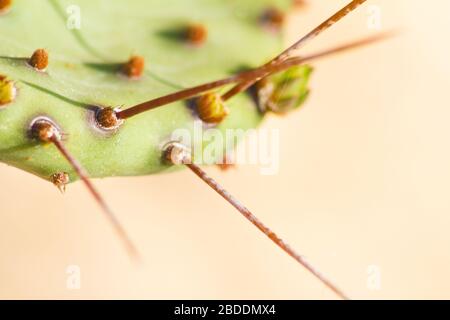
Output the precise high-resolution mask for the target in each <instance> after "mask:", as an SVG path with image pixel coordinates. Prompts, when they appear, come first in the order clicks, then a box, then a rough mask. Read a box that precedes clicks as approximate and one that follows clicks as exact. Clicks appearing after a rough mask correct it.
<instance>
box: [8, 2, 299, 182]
mask: <svg viewBox="0 0 450 320" xmlns="http://www.w3.org/2000/svg"><path fill="white" fill-rule="evenodd" d="M290 2H291V1H290V0H258V1H254V0H191V1H185V0H165V1H159V0H130V1H109V0H70V1H66V0H59V1H58V0H33V1H19V0H17V1H13V2H12V5H11V8H10V9H9V10H8V12H7V13H5V14H3V15H0V75H2V76H4V78H3V77H2V78H1V79H2V80H1V81H0V96H1V99H3V100H5V101H8V103H5V104H2V105H1V106H0V161H2V162H4V163H7V164H9V165H12V166H15V167H18V168H21V169H23V170H26V171H28V172H30V173H33V174H35V175H37V176H40V177H42V178H45V179H47V180H51V177H52V175H54V174H55V173H57V172H67V173H69V175H70V178H71V181H74V180H76V179H77V176H76V174H74V171H73V169H72V168H71V166H70V165H69V164H68V163H67V161H65V159H64V158H63V157H62V156H61V155H60V154H59V153H58V151H57V150H56V149H55V148H52V147H50V146H49V147H46V146H43V145H41V144H38V143H36V142H35V141H33V140H32V139H30V137H29V134H28V131H29V124H30V122H31V121H32V120H33V119H34V118H36V117H38V116H46V117H49V118H50V119H52V120H53V121H54V122H55V123H57V124H58V126H59V127H60V128H61V130H62V132H63V138H64V140H65V143H66V145H67V147H68V148H69V149H70V150H71V152H72V153H73V155H74V156H75V157H76V158H77V159H78V160H79V162H80V163H82V164H83V166H84V167H85V169H86V170H87V171H88V173H89V175H90V176H91V177H109V176H132V175H145V174H152V173H158V172H162V171H165V170H168V169H169V167H168V166H167V165H166V164H165V163H164V161H163V160H162V159H161V146H162V144H164V143H165V142H167V139H169V137H170V134H171V132H172V131H173V130H175V129H177V128H187V129H188V130H193V129H192V128H193V124H194V121H195V120H196V117H195V115H193V113H192V109H190V108H189V107H188V106H187V105H186V103H185V102H183V101H180V102H176V103H172V104H170V105H167V106H164V107H162V108H158V109H156V110H153V111H151V112H148V113H145V114H141V115H139V116H137V117H134V118H131V119H128V120H127V121H125V123H124V124H123V126H122V127H121V128H120V130H118V131H117V132H112V133H111V132H110V133H106V134H105V133H104V132H100V131H99V130H97V129H96V128H95V127H94V126H93V124H92V119H93V117H94V112H95V108H96V107H113V108H128V107H130V106H133V105H136V104H138V103H141V102H143V101H147V100H150V99H153V98H156V97H159V96H162V95H165V94H168V93H171V92H174V91H176V90H179V89H180V88H184V87H190V86H193V85H197V84H201V83H203V82H207V81H211V80H216V79H219V78H222V77H225V76H228V75H231V74H234V73H236V72H237V71H239V70H242V69H245V68H249V67H255V66H258V65H260V64H262V63H264V62H266V61H267V60H269V59H270V58H272V57H273V56H275V55H276V54H277V53H279V51H280V50H281V48H282V39H281V38H282V34H281V33H280V32H273V31H269V30H267V28H264V26H262V25H261V21H260V18H261V15H262V14H263V13H264V12H265V10H267V8H268V7H276V8H278V9H279V10H286V9H288V7H289V4H290ZM199 24H201V25H202V26H204V27H205V28H206V30H207V33H206V31H204V32H203V33H202V34H201V37H200V36H198V35H197V34H196V35H195V36H196V37H195V39H194V40H195V41H199V40H198V39H200V40H201V42H202V43H201V44H200V43H199V42H198V43H196V44H193V43H192V42H193V41H186V39H185V38H184V37H183V34H184V33H183V30H190V29H189V27H190V26H191V28H192V26H193V25H194V26H198V25H199ZM190 32H191V33H192V30H191V31H190ZM39 48H43V49H45V51H46V52H48V54H49V57H48V62H49V63H48V66H47V68H46V69H45V71H39V70H36V68H32V67H31V66H30V63H29V62H30V57H31V56H32V54H33V52H35V50H37V49H39ZM130 57H142V58H143V60H144V61H145V64H144V63H143V62H144V61H142V60H139V61H137V62H136V63H137V65H132V66H129V67H130V68H131V69H127V70H131V71H130V72H131V73H132V75H137V77H128V76H127V74H126V73H124V72H122V71H123V70H124V69H123V67H124V64H126V63H127V62H129V61H131V59H130ZM133 68H134V69H133ZM136 68H137V69H136ZM139 68H140V69H141V70H139ZM137 71H140V73H139V74H135V72H137ZM11 90H12V91H11ZM13 91H14V92H13ZM9 100H11V101H9ZM227 106H228V107H229V108H230V110H231V112H230V114H229V115H228V117H227V118H226V119H225V120H224V121H223V122H222V123H221V124H220V125H219V126H218V128H219V129H220V130H225V129H228V128H240V129H247V128H253V127H255V126H257V125H258V124H259V123H260V121H261V120H262V117H263V115H262V114H261V112H259V111H258V108H257V107H256V106H255V102H254V101H253V100H252V99H251V97H250V96H249V95H246V94H240V95H238V96H237V97H235V98H234V99H232V100H230V101H229V102H228V103H227Z"/></svg>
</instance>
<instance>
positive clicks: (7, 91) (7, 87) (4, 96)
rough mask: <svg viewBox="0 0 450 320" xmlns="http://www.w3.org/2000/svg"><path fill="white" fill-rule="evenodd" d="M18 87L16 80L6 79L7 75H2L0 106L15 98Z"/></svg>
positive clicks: (0, 78)
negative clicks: (15, 83)
mask: <svg viewBox="0 0 450 320" xmlns="http://www.w3.org/2000/svg"><path fill="white" fill-rule="evenodd" d="M16 93H17V89H16V87H15V86H14V82H12V81H9V80H7V79H6V77H5V76H2V75H0V108H1V107H2V106H4V105H6V104H8V103H10V102H12V101H13V100H14V98H15V97H16Z"/></svg>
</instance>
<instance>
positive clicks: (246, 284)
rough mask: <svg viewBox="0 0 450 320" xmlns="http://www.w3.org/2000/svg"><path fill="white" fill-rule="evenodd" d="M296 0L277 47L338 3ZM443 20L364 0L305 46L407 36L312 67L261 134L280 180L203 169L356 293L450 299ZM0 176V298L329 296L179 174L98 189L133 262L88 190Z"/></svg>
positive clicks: (431, 4)
mask: <svg viewBox="0 0 450 320" xmlns="http://www.w3.org/2000/svg"><path fill="white" fill-rule="evenodd" d="M255 1H256V0H255ZM306 2H307V5H306V6H305V7H303V8H301V9H298V10H296V11H295V12H293V13H292V14H291V16H290V18H289V21H288V27H287V30H288V34H287V38H286V45H288V44H289V43H292V42H293V41H294V40H295V39H296V38H298V37H299V36H300V35H303V34H304V33H305V32H307V31H309V30H310V29H311V28H312V27H313V26H315V25H316V24H317V23H318V22H320V21H322V20H323V19H324V18H326V17H328V16H329V15H330V14H331V13H333V12H334V11H335V10H336V9H337V8H339V7H341V6H342V5H344V4H345V3H347V2H348V1H346V0H339V1H338V0H334V1H323V0H322V1H309V2H308V1H306ZM448 12H450V2H449V1H446V0H433V1H428V2H427V3H426V4H424V2H422V1H417V0H415V1H411V0H396V1H388V0H370V1H368V4H366V5H365V6H364V7H362V8H361V9H359V10H358V11H357V12H355V13H353V14H351V15H350V16H349V17H348V18H346V19H345V20H344V21H343V22H340V23H339V24H337V25H335V26H334V27H333V28H332V30H330V31H328V32H326V33H325V34H324V35H322V36H320V37H319V38H318V39H316V40H315V41H313V43H311V44H310V45H308V46H307V47H305V50H304V51H303V52H313V51H314V50H317V49H323V48H328V47H330V46H332V45H333V44H339V43H343V42H345V41H348V40H353V39H356V38H358V37H361V36H364V35H371V34H374V33H375V32H378V31H379V30H377V29H378V28H381V31H382V30H390V29H399V30H401V31H402V33H400V34H399V35H398V36H397V37H396V38H394V39H390V40H387V41H385V42H383V43H379V44H375V45H372V46H370V47H366V48H363V49H358V50H355V51H352V52H348V53H345V54H342V55H339V56H334V57H331V58H328V59H326V60H321V61H318V62H316V63H314V66H315V73H314V76H313V81H312V85H311V86H312V95H311V97H310V99H309V101H308V103H307V104H306V106H305V107H304V108H303V109H302V110H300V111H299V112H295V113H293V114H291V115H289V116H287V117H283V118H281V117H275V116H272V117H270V119H268V120H267V121H266V122H265V124H264V127H266V128H279V129H280V135H281V150H280V151H281V155H280V171H279V174H277V175H274V176H262V175H260V172H259V168H258V167H256V166H241V167H238V168H236V169H231V170H229V171H227V172H222V171H220V170H219V169H217V168H207V171H208V172H209V173H210V174H211V175H212V176H214V177H215V178H217V179H218V180H219V181H220V182H221V183H222V184H223V185H224V186H225V187H226V188H227V189H228V190H229V191H230V192H231V193H232V194H234V195H236V196H237V197H238V198H239V199H240V200H241V201H242V202H243V203H245V204H246V205H247V206H248V207H249V208H251V209H252V210H253V211H254V212H255V214H256V215H257V216H259V217H260V218H261V219H262V220H263V221H265V222H266V223H267V224H268V225H269V226H271V227H272V228H273V229H274V230H275V231H276V232H278V233H279V234H280V235H281V236H282V237H284V238H285V239H286V240H287V242H289V243H290V244H291V245H292V246H293V247H294V248H296V249H297V250H299V251H300V252H301V253H302V254H304V255H306V256H307V257H308V258H309V260H310V261H311V262H312V263H314V264H315V265H316V266H317V267H318V268H319V269H320V270H321V271H322V272H324V273H325V274H326V275H328V277H329V278H331V279H332V280H333V281H334V282H336V283H337V284H338V285H339V286H340V287H341V288H343V289H344V291H346V292H347V294H349V295H350V296H351V297H352V298H361V299H383V298H384V299H394V298H404V299H418V298H425V299H431V298H437V299H444V298H446V299H448V298H450V274H449V272H448V270H449V268H450V250H449V247H450V232H448V229H449V227H450V214H449V213H450V197H449V195H448V193H449V189H450V166H449V163H450V151H449V146H450V145H449V139H450V126H449V125H448V122H449V119H450V104H449V95H448V88H446V87H447V85H448V84H449V82H450V76H449V75H450V62H449V61H448V57H449V56H450V52H449V50H450V47H449V44H448V41H446V40H447V39H448V32H449V31H450V19H448ZM378 14H381V16H380V18H381V20H380V22H381V24H377V23H374V21H373V18H374V15H375V16H377V15H378ZM0 177H1V182H2V188H1V192H0V252H1V255H0V298H3V299H11V298H33V299H34V298H44V299H47V298H60V299H69V298H75V299H78V298H100V299H106V298H125V299H128V298H130V299H131V298H147V299H328V298H331V299H333V298H335V296H334V295H333V294H332V293H331V292H330V291H329V290H328V289H327V288H325V287H324V286H323V285H322V284H321V283H320V282H319V281H317V280H316V279H315V278H314V277H313V276H311V275H310V274H309V273H308V272H306V271H305V270H304V269H303V268H301V267H299V266H298V265H297V264H296V263H295V262H294V261H293V260H292V259H291V258H290V257H288V256H287V255H286V254H284V253H283V252H282V251H281V250H279V249H278V248H277V247H276V246H275V245H273V243H272V242H270V241H269V240H268V239H266V238H265V237H264V236H263V235H262V234H261V233H260V232H259V231H258V230H256V229H255V228H254V227H253V226H252V225H250V224H249V223H248V222H247V221H245V220H244V219H243V218H242V217H241V216H240V215H239V214H238V213H237V212H236V211H235V210H234V209H233V208H232V207H231V206H230V205H229V204H227V203H226V202H224V201H223V200H222V198H220V197H219V196H218V195H216V194H215V193H214V192H213V191H211V190H210V189H209V188H208V187H207V186H206V185H205V184H204V183H202V182H201V181H199V180H198V179H197V178H196V177H195V176H194V175H193V174H192V173H190V172H187V171H184V172H178V173H174V174H169V175H162V176H149V177H139V178H117V179H107V180H101V181H95V184H96V185H97V186H98V188H99V189H100V190H101V192H102V193H103V194H104V195H105V197H106V198H107V200H108V201H109V203H110V204H111V205H112V206H113V207H114V210H115V211H116V212H117V214H118V215H119V218H120V219H121V220H122V222H123V224H124V226H125V228H126V229H127V230H128V232H129V234H130V235H131V236H132V238H133V240H134V241H135V242H136V244H137V246H138V247H139V249H140V251H141V253H142V255H143V257H144V264H142V265H139V266H136V265H134V264H133V263H131V262H130V260H129V259H128V257H127V255H126V253H125V252H124V250H122V247H121V245H120V243H119V242H118V241H117V239H116V238H115V235H114V234H113V232H112V230H111V228H110V226H109V225H108V224H107V223H106V221H105V220H104V218H103V216H102V214H101V212H100V211H99V208H98V207H97V205H96V204H95V203H94V202H93V201H91V197H90V195H89V194H88V193H87V191H86V190H85V188H84V187H83V185H81V184H79V183H77V184H74V185H70V186H69V187H68V192H67V193H66V194H65V195H64V196H61V195H60V194H59V192H58V191H57V189H56V188H54V187H53V186H51V185H50V184H48V183H46V182H44V181H41V180H39V179H38V178H35V177H34V176H31V175H28V174H26V173H24V172H22V171H19V170H17V169H14V168H11V167H7V166H6V165H0ZM78 276H79V277H78ZM74 277H75V278H74ZM74 279H75V280H76V279H79V280H80V281H79V283H78V284H79V286H78V285H77V281H75V282H74V281H73V280H74ZM74 283H75V285H74Z"/></svg>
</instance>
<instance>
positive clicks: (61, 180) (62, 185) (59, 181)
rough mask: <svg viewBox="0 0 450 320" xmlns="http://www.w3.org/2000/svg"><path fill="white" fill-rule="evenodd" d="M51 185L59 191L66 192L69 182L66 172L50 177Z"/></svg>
mask: <svg viewBox="0 0 450 320" xmlns="http://www.w3.org/2000/svg"><path fill="white" fill-rule="evenodd" d="M50 180H51V181H52V183H53V184H54V185H55V186H56V187H57V188H58V189H59V191H61V193H64V192H66V185H67V184H68V183H69V182H70V177H69V174H68V173H67V172H57V173H55V174H52V175H51V177H50Z"/></svg>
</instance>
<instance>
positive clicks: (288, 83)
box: [256, 65, 313, 114]
mask: <svg viewBox="0 0 450 320" xmlns="http://www.w3.org/2000/svg"><path fill="white" fill-rule="evenodd" d="M312 71H313V69H312V67H310V66H308V65H303V66H294V67H291V68H289V69H288V70H286V71H284V72H280V73H278V74H275V75H272V76H269V77H267V78H264V79H262V80H261V81H259V82H258V83H257V85H256V94H257V98H258V106H259V108H260V110H261V111H262V112H266V111H271V112H274V113H276V114H286V113H288V112H290V111H293V110H296V109H298V108H299V107H300V106H302V105H303V103H304V102H305V100H306V98H307V97H308V95H309V88H308V84H309V78H310V76H311V73H312Z"/></svg>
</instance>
